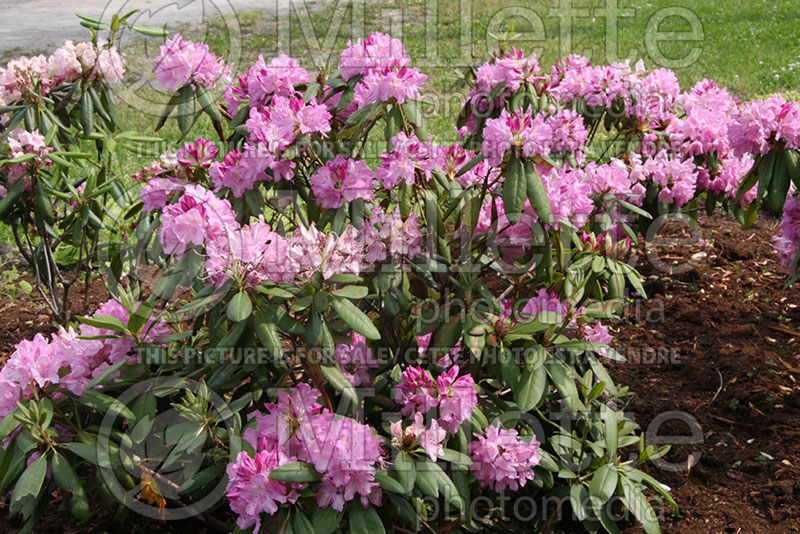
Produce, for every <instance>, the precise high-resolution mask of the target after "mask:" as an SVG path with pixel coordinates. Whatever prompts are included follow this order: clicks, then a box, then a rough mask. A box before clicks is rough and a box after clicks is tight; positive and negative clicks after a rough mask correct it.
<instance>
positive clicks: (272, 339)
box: [255, 314, 283, 361]
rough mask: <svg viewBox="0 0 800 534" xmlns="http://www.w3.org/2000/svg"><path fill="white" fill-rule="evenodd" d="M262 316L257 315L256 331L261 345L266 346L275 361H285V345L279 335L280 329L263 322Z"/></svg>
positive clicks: (272, 324)
mask: <svg viewBox="0 0 800 534" xmlns="http://www.w3.org/2000/svg"><path fill="white" fill-rule="evenodd" d="M261 317H262V316H261V315H260V314H258V315H256V321H255V331H256V335H258V339H259V340H261V344H262V345H264V348H266V349H267V350H268V351H269V353H270V355H272V357H273V358H275V360H278V361H280V360H283V345H282V344H281V338H280V335H279V334H278V327H277V326H276V325H275V324H274V323H268V322H261V321H260V320H259V319H260V318H261Z"/></svg>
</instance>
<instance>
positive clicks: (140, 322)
mask: <svg viewBox="0 0 800 534" xmlns="http://www.w3.org/2000/svg"><path fill="white" fill-rule="evenodd" d="M152 313H153V305H152V304H149V303H147V302H142V303H141V304H139V306H138V307H137V308H136V310H135V311H134V312H133V313H132V314H131V316H130V317H129V318H128V330H129V331H131V332H133V333H138V332H139V331H140V330H141V329H142V327H143V326H144V325H145V323H146V322H147V320H148V319H149V318H150V314H152Z"/></svg>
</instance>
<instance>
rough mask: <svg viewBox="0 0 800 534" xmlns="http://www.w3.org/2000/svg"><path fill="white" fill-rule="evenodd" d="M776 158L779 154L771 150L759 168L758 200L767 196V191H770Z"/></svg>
mask: <svg viewBox="0 0 800 534" xmlns="http://www.w3.org/2000/svg"><path fill="white" fill-rule="evenodd" d="M776 159H777V154H776V153H775V152H774V151H770V153H769V154H767V155H766V157H765V158H764V161H762V162H761V165H760V166H759V168H758V196H757V199H758V202H761V201H762V200H763V199H764V197H766V196H767V191H769V187H770V184H771V183H772V178H773V174H774V170H775V160H776Z"/></svg>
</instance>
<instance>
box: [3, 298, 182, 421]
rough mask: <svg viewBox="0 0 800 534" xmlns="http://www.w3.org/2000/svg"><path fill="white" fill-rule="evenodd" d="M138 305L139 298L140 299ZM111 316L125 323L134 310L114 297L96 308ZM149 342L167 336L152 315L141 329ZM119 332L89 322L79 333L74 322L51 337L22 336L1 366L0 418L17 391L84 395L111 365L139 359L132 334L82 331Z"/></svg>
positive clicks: (14, 400) (10, 407)
mask: <svg viewBox="0 0 800 534" xmlns="http://www.w3.org/2000/svg"><path fill="white" fill-rule="evenodd" d="M137 305H138V303H137ZM95 313H97V314H100V315H109V316H111V317H115V318H117V319H119V320H120V321H122V322H123V323H127V321H128V319H129V317H130V312H128V310H127V309H125V308H124V307H123V306H122V305H121V304H120V303H118V302H117V301H115V300H109V301H108V302H106V303H105V304H103V305H102V306H100V307H99V308H98V309H97V311H96V312H95ZM142 333H143V334H144V336H143V339H142V341H143V342H145V343H158V341H159V340H161V339H163V338H164V337H166V336H167V335H169V329H168V328H167V327H166V325H164V324H163V323H161V322H159V323H153V321H152V320H148V321H147V322H146V323H145V325H144V327H143V328H142ZM113 334H117V333H116V332H111V331H109V330H105V329H101V328H97V327H94V326H90V325H82V326H81V328H80V332H76V331H75V330H74V329H72V328H71V327H70V328H68V329H66V330H65V329H64V328H60V329H59V331H58V332H56V333H55V334H53V335H52V336H50V337H46V336H44V335H42V334H36V335H35V336H34V337H33V339H31V340H23V341H21V342H20V343H18V344H17V346H16V347H15V348H14V352H13V353H12V354H11V356H9V358H8V360H6V362H5V363H4V365H3V367H2V369H0V386H2V392H1V393H0V417H5V416H6V415H8V413H9V412H10V411H11V410H13V409H14V407H15V406H16V403H17V401H19V395H20V393H22V396H23V398H26V399H27V398H31V397H32V396H33V394H34V389H38V390H39V391H41V390H44V389H45V388H48V387H50V386H62V387H64V388H66V389H68V390H69V391H70V392H72V393H73V394H75V395H83V393H84V392H85V391H86V389H87V388H88V387H89V383H90V382H91V380H92V379H93V378H95V377H97V376H99V375H100V374H102V373H103V372H104V371H105V370H106V369H108V367H110V366H111V365H114V364H116V363H118V362H120V361H123V360H130V361H131V362H135V361H136V360H137V359H138V356H137V355H135V354H132V352H133V350H134V349H135V348H136V342H135V341H134V339H133V338H132V337H130V336H123V337H121V338H106V339H81V338H80V337H79V336H86V337H93V336H103V335H105V336H107V335H113Z"/></svg>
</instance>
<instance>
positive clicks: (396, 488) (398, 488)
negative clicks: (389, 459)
mask: <svg viewBox="0 0 800 534" xmlns="http://www.w3.org/2000/svg"><path fill="white" fill-rule="evenodd" d="M375 482H377V483H378V484H380V486H381V488H382V489H383V490H384V491H388V492H391V493H397V494H400V495H405V494H406V490H405V488H404V487H403V485H402V484H401V483H400V482H398V481H397V480H396V479H394V478H392V477H391V476H390V475H389V473H387V472H386V471H383V470H378V471H376V472H375Z"/></svg>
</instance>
